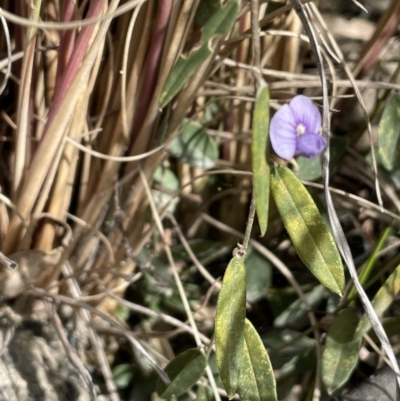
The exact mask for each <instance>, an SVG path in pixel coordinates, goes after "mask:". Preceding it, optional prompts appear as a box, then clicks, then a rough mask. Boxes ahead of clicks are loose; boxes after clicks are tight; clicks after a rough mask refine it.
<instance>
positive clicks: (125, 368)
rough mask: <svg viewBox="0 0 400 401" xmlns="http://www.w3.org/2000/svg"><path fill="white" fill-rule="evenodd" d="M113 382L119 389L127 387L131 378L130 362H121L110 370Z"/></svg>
mask: <svg viewBox="0 0 400 401" xmlns="http://www.w3.org/2000/svg"><path fill="white" fill-rule="evenodd" d="M112 376H113V379H114V383H115V385H116V386H117V388H118V389H119V390H123V389H125V388H127V387H128V386H129V384H130V382H131V381H132V379H133V369H132V364H131V363H123V364H121V365H117V366H115V368H113V370H112Z"/></svg>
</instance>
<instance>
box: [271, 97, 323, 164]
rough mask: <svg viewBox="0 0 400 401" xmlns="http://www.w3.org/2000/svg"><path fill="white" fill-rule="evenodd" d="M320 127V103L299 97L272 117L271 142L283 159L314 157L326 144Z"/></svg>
mask: <svg viewBox="0 0 400 401" xmlns="http://www.w3.org/2000/svg"><path fill="white" fill-rule="evenodd" d="M320 130H321V114H320V112H319V110H318V108H317V106H316V105H315V104H314V103H313V102H312V101H311V100H310V99H309V98H308V97H306V96H303V95H299V96H295V97H294V98H293V99H292V100H291V101H290V103H289V104H285V105H283V106H282V107H281V108H280V109H279V110H278V111H277V112H276V113H275V114H274V116H273V117H272V119H271V124H270V138H271V144H272V147H273V148H274V150H275V153H276V154H277V155H278V156H279V157H281V158H282V159H288V160H290V159H292V158H293V156H295V155H298V156H304V157H308V158H310V159H312V158H314V157H315V156H317V155H319V154H320V153H321V152H322V151H323V150H324V149H325V146H326V140H325V138H323V137H322V136H321V135H320Z"/></svg>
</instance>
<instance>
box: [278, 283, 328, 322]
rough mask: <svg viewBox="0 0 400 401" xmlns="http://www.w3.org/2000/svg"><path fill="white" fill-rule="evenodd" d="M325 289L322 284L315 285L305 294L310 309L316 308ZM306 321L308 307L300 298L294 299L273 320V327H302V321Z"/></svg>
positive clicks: (322, 298)
mask: <svg viewBox="0 0 400 401" xmlns="http://www.w3.org/2000/svg"><path fill="white" fill-rule="evenodd" d="M326 293H327V291H326V289H325V287H324V286H322V285H317V286H315V287H314V288H313V289H312V290H311V291H310V292H308V293H307V294H305V298H306V299H307V305H308V306H309V307H310V308H312V309H317V308H318V305H320V304H321V302H322V301H323V300H324V298H325V295H326ZM305 322H308V308H307V307H306V305H304V302H303V301H302V300H301V299H296V300H295V301H294V302H292V303H291V304H290V305H289V306H288V307H287V308H286V309H285V310H284V311H283V312H282V313H280V314H279V315H278V316H277V317H276V318H275V320H274V327H276V328H284V327H290V328H292V329H298V330H300V329H302V328H303V327H304V323H305Z"/></svg>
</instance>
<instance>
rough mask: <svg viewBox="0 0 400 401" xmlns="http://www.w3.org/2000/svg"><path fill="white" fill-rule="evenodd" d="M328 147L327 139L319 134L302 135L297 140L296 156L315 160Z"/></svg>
mask: <svg viewBox="0 0 400 401" xmlns="http://www.w3.org/2000/svg"><path fill="white" fill-rule="evenodd" d="M325 146H326V139H325V138H323V137H322V136H321V135H318V134H309V133H306V134H304V135H300V136H299V138H298V140H297V147H296V155H299V156H303V157H308V158H310V159H313V158H314V157H315V156H317V155H319V154H320V153H321V152H322V151H323V150H324V149H325Z"/></svg>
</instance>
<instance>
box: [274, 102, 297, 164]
mask: <svg viewBox="0 0 400 401" xmlns="http://www.w3.org/2000/svg"><path fill="white" fill-rule="evenodd" d="M269 136H270V138H271V144H272V147H273V148H274V151H275V153H276V154H277V155H278V156H279V157H281V158H282V159H287V160H290V159H292V158H293V156H294V154H295V152H296V143H297V133H296V121H295V119H294V116H293V113H292V110H291V109H290V107H289V105H287V104H285V105H283V106H282V107H281V108H280V109H279V110H278V111H277V112H276V113H275V114H274V116H273V117H272V119H271V123H270V130H269Z"/></svg>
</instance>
